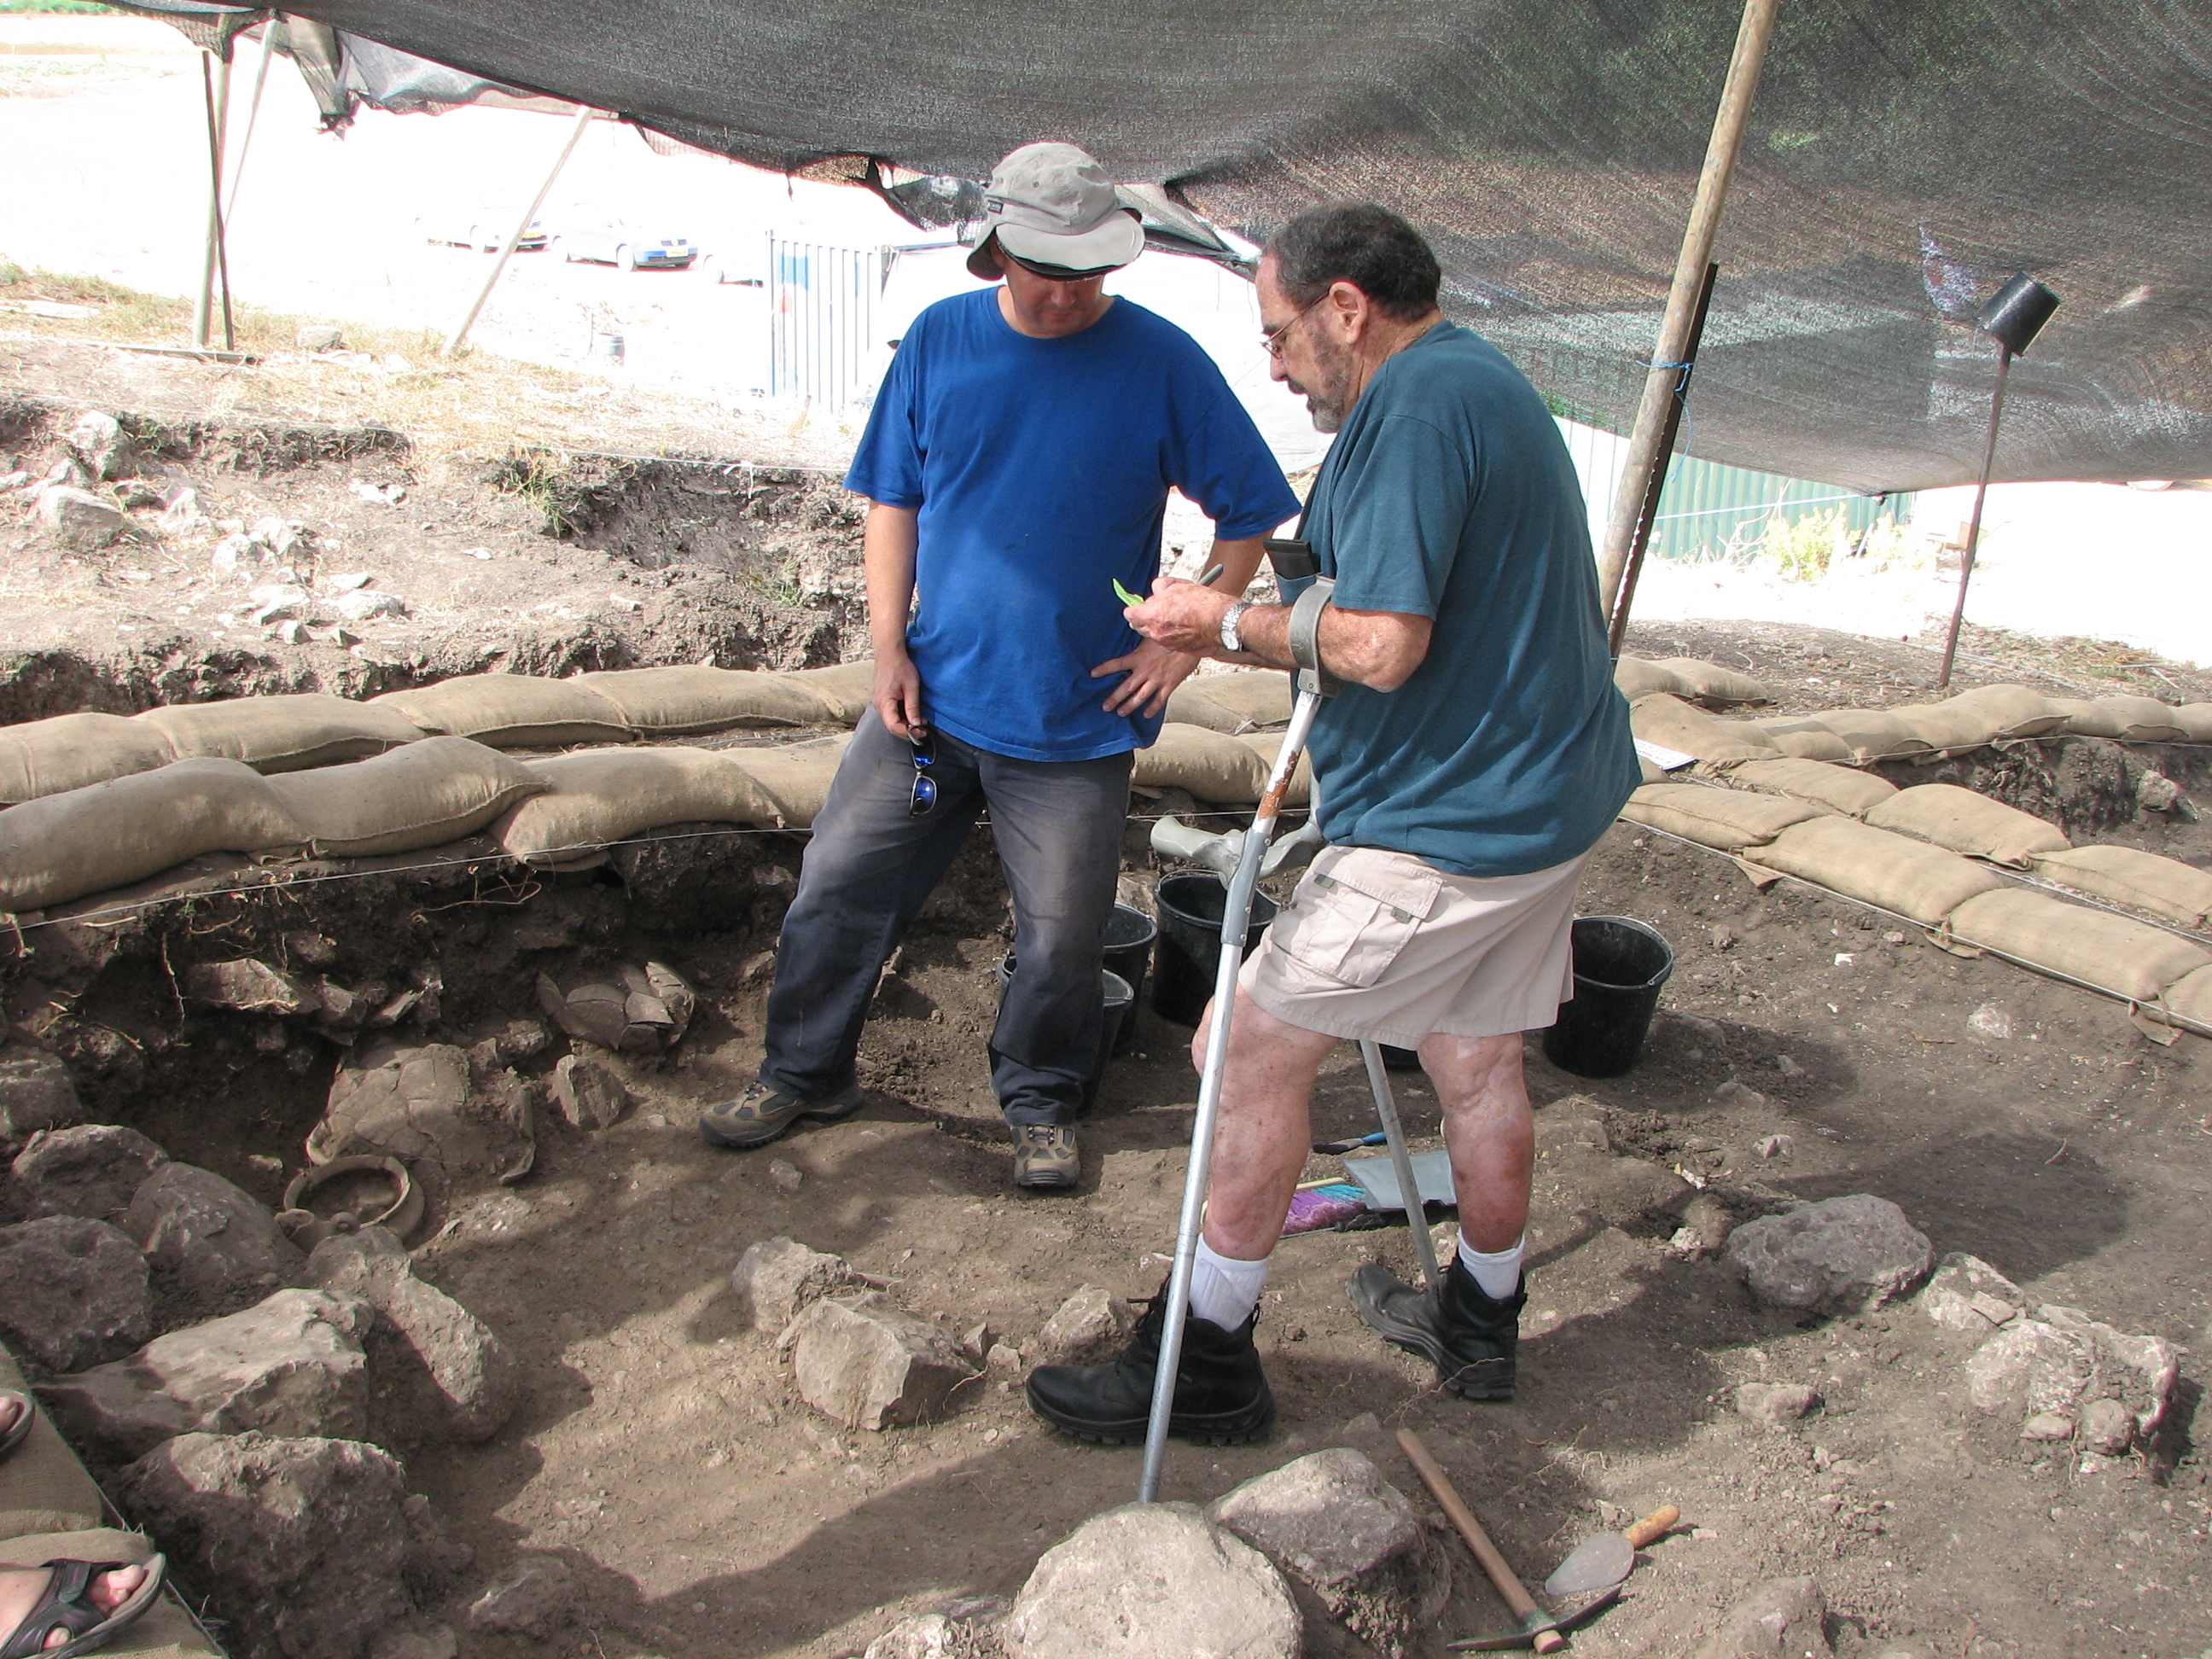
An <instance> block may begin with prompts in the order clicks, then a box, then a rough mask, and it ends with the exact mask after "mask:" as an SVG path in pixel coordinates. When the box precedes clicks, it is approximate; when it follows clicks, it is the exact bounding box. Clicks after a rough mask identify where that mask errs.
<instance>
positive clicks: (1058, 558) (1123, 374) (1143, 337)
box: [845, 288, 1298, 761]
mask: <svg viewBox="0 0 2212 1659" xmlns="http://www.w3.org/2000/svg"><path fill="white" fill-rule="evenodd" d="M1171 485H1172V486H1173V487H1175V488H1176V489H1181V490H1182V493H1183V494H1184V495H1188V496H1189V497H1190V499H1191V500H1192V501H1195V502H1197V503H1198V505H1199V506H1200V507H1201V508H1203V509H1204V510H1205V512H1206V516H1207V517H1208V518H1210V519H1212V520H1213V521H1214V530H1215V533H1216V534H1217V535H1218V536H1220V537H1221V538H1224V539H1226V540H1231V541H1234V540H1238V539H1241V538H1244V537H1247V536H1258V535H1264V534H1265V533H1267V532H1268V531H1271V530H1273V528H1274V527H1275V526H1278V525H1279V524H1281V523H1282V522H1283V520H1285V519H1288V518H1290V517H1291V515H1293V514H1294V513H1297V510H1298V503H1297V497H1296V496H1295V495H1292V494H1291V489H1290V486H1289V485H1288V484H1286V483H1284V482H1283V472H1282V469H1281V468H1280V467H1279V466H1278V465H1276V464H1275V461H1274V458H1273V456H1271V455H1270V454H1269V453H1267V445H1266V444H1265V443H1263V442H1262V441H1261V438H1260V434H1259V432H1258V430H1257V429H1256V428H1255V427H1254V426H1253V424H1252V417H1251V416H1249V415H1247V414H1246V413H1245V412H1244V409H1243V405H1242V404H1239V403H1238V402H1237V398H1236V396H1235V394H1233V393H1232V392H1231V391H1230V390H1229V385H1228V382H1226V381H1225V380H1223V379H1222V378H1221V371H1220V370H1219V369H1218V368H1215V367H1214V366H1213V362H1212V359H1211V358H1209V357H1207V356H1206V354H1205V353H1204V352H1203V351H1201V350H1200V349H1199V346H1198V343H1197V342H1196V341H1194V340H1193V339H1192V338H1191V337H1190V336H1188V334H1186V333H1184V332H1183V331H1182V330H1181V329H1179V328H1177V327H1176V325H1174V324H1172V323H1170V322H1168V321H1167V320H1165V319H1164V318H1161V317H1158V316H1155V315H1154V314H1153V313H1151V312H1149V311H1146V309H1145V308H1144V307H1141V306H1137V305H1133V304H1131V303H1130V302H1129V301H1127V300H1125V299H1117V300H1115V301H1114V303H1113V304H1112V305H1111V306H1110V307H1108V308H1107V311H1106V314H1105V315H1104V316H1103V317H1101V318H1100V319H1098V320H1097V322H1095V323H1093V324H1092V325H1091V326H1090V327H1089V328H1086V329H1085V330H1084V331H1082V332H1081V333H1079V334H1072V335H1069V336H1067V337H1066V338H1064V339H1057V340H1039V339H1032V338H1031V337H1029V336H1028V335H1025V334H1022V333H1018V332H1017V331H1015V330H1014V329H1013V328H1012V327H1011V326H1010V325H1008V324H1007V322H1006V319H1005V318H1003V317H1002V316H1000V314H999V290H998V289H996V288H989V289H982V290H981V291H980V292H977V293H975V294H963V295H959V296H957V297H956V298H954V299H950V300H945V301H939V303H938V304H936V305H933V306H932V307H929V309H927V311H925V312H923V313H921V316H920V317H918V318H916V319H915V324H914V326H913V327H912V328H910V329H908V331H907V333H906V337H905V338H904V339H903V340H902V341H901V342H900V344H899V349H898V351H897V353H896V356H893V357H892V359H891V367H890V374H887V375H886V376H885V377H884V385H883V389H882V391H881V392H878V394H877V397H876V405H875V409H874V410H873V411H872V413H871V414H870V415H869V416H868V429H867V431H866V434H865V435H862V437H861V439H860V453H858V454H856V455H855V456H854V458H853V466H852V470H851V471H849V472H848V473H847V474H846V475H845V487H846V488H847V489H853V490H857V491H858V492H860V494H861V495H866V496H868V497H869V498H870V499H872V500H873V501H881V502H883V503H884V504H885V505H887V506H890V507H919V508H920V509H921V512H920V514H919V532H920V542H919V544H918V547H917V550H916V554H915V594H916V598H917V599H918V601H919V605H918V609H917V612H916V615H915V619H914V621H913V623H911V624H910V625H909V627H908V629H907V649H908V651H909V652H911V653H913V656H914V662H915V669H916V670H917V671H919V673H920V674H921V706H922V711H923V714H925V715H926V716H927V719H928V720H929V723H930V724H931V725H932V726H938V727H941V728H942V729H944V730H945V731H947V732H951V734H952V735H953V736H954V737H956V738H960V739H961V740H963V742H966V743H970V744H975V746H976V747H977V748H979V749H983V750H988V751H990V752H991V753H993V754H996V755H1006V756H1011V757H1013V758H1015V759H1017V760H1040V761H1078V760H1096V759H1097V758H1098V757H1100V756H1103V755H1118V754H1121V752H1122V751H1124V750H1130V749H1139V748H1142V747H1144V746H1146V744H1150V743H1152V741H1153V740H1154V739H1155V738H1158V736H1159V727H1160V722H1159V720H1158V719H1152V720H1146V719H1144V718H1142V717H1141V716H1129V715H1122V714H1108V713H1107V712H1106V710H1105V708H1104V707H1103V702H1104V700H1105V698H1106V697H1107V696H1109V695H1110V694H1111V692H1112V691H1113V690H1114V688H1115V686H1116V685H1118V684H1121V680H1122V679H1123V678H1126V676H1122V675H1115V676H1112V677H1110V678H1105V679H1096V680H1094V679H1092V678H1091V670H1092V669H1093V668H1095V667H1097V665H1099V664H1100V663H1102V662H1105V661H1108V660H1109V659H1112V658H1115V657H1119V656H1123V655H1126V654H1127V653H1129V652H1131V651H1133V650H1134V649H1135V648H1136V647H1137V646H1138V644H1139V635H1137V633H1136V631H1135V630H1134V629H1132V628H1131V627H1130V626H1129V625H1128V623H1126V622H1125V621H1123V620H1122V617H1121V611H1122V605H1121V600H1120V599H1117V598H1116V597H1115V592H1114V583H1115V580H1121V582H1123V583H1125V584H1127V586H1128V588H1129V590H1130V591H1131V592H1135V593H1140V594H1141V593H1146V592H1150V591H1151V589H1152V580H1153V578H1154V577H1155V576H1157V575H1158V574H1159V558H1160V530H1161V525H1162V521H1163V519H1164V514H1165V513H1166V509H1167V495H1168V489H1169V488H1170V486H1171Z"/></svg>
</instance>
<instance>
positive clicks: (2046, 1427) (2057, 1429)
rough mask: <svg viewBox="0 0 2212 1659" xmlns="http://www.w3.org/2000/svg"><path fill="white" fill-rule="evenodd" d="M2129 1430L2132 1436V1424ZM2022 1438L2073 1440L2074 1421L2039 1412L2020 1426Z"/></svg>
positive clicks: (2060, 1414) (2057, 1413)
mask: <svg viewBox="0 0 2212 1659" xmlns="http://www.w3.org/2000/svg"><path fill="white" fill-rule="evenodd" d="M2128 1430H2129V1432H2130V1433H2131V1434H2132V1433H2133V1432H2134V1431H2135V1425H2134V1424H2133V1423H2132V1422H2130V1424H2129V1425H2128ZM2020 1437H2021V1439H2023V1440H2071V1439H2072V1438H2073V1437H2074V1419H2072V1418H2070V1417H2068V1416H2066V1415H2064V1414H2063V1413H2059V1412H2038V1413H2036V1414H2035V1415H2034V1416H2033V1417H2031V1418H2029V1419H2027V1422H2025V1423H2023V1424H2021V1425H2020Z"/></svg>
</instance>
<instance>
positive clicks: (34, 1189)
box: [9, 1123, 169, 1221]
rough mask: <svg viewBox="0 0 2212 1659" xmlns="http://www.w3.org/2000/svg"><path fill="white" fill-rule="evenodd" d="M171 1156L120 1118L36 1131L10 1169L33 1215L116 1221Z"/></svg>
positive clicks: (17, 1192)
mask: <svg viewBox="0 0 2212 1659" xmlns="http://www.w3.org/2000/svg"><path fill="white" fill-rule="evenodd" d="M168 1161H169V1155H168V1154H167V1152H163V1151H162V1150H161V1148H160V1147H159V1146H155V1144H154V1143H153V1142H152V1141H150V1140H149V1139H146V1137H145V1136H143V1135H142V1134H140V1133H138V1132H137V1130H136V1129H126V1128H125V1127H123V1126H122V1125H121V1124H119V1123H81V1124H79V1125H77V1126H76V1127H75V1128H70V1129H55V1130H52V1131H50V1132H48V1133H43V1134H38V1135H33V1137H32V1138H31V1144H30V1145H29V1146H26V1147H24V1148H23V1150H22V1151H21V1152H19V1153H17V1154H16V1157H15V1163H14V1164H11V1165H10V1166H9V1172H10V1173H11V1174H13V1175H14V1176H15V1191H16V1194H18V1195H19V1196H20V1197H21V1200H23V1204H24V1206H25V1207H26V1208H27V1210H28V1211H29V1212H30V1213H31V1214H32V1215H33V1216H42V1215H81V1216H88V1217H89V1218H92V1219H93V1220H94V1221H112V1220H113V1219H114V1218H116V1217H117V1216H118V1215H120V1214H122V1212H124V1211H125V1210H127V1209H129V1208H130V1207H131V1194H134V1193H136V1192H137V1190H138V1188H140V1187H141V1186H142V1185H143V1184H144V1182H145V1180H146V1177H147V1176H150V1175H152V1174H153V1173H154V1171H155V1170H158V1169H160V1168H161V1166H162V1165H163V1164H167V1162H168Z"/></svg>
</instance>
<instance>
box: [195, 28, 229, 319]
mask: <svg viewBox="0 0 2212 1659" xmlns="http://www.w3.org/2000/svg"><path fill="white" fill-rule="evenodd" d="M217 88H220V91H218V90H217ZM200 89H201V90H202V92H204V94H206V98H207V134H208V216H207V251H206V253H205V255H204V258H202V260H201V262H200V291H199V298H198V301H197V302H196V303H195V304H194V306H193V307H192V343H193V344H194V345H200V346H204V345H205V344H206V343H208V329H209V326H210V323H211V321H212V320H213V318H214V313H215V283H216V271H217V270H222V273H223V301H222V308H223V349H224V350H226V351H228V350H229V349H231V348H232V345H233V342H232V340H231V338H230V291H229V290H230V279H229V264H230V261H229V260H228V258H226V257H225V255H224V252H223V246H222V138H223V133H222V112H224V111H227V110H228V108H229V107H230V59H229V58H222V60H221V61H220V64H218V63H217V61H216V57H215V54H214V53H213V52H207V51H204V50H203V51H202V52H201V53H200Z"/></svg>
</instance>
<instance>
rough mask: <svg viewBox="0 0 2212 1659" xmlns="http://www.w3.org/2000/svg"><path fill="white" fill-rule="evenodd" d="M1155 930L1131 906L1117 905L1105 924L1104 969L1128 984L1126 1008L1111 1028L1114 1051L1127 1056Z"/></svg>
mask: <svg viewBox="0 0 2212 1659" xmlns="http://www.w3.org/2000/svg"><path fill="white" fill-rule="evenodd" d="M1158 933H1159V929H1158V928H1157V927H1154V926H1153V925H1152V918H1151V917H1150V916H1148V915H1146V914H1145V913H1144V912H1143V911H1142V910H1139V909H1138V908H1136V906H1134V905H1133V904H1117V905H1115V907H1114V915H1113V916H1112V918H1111V919H1110V920H1109V921H1108V922H1107V924H1106V970H1107V972H1109V973H1111V974H1119V975H1121V977H1122V979H1124V980H1125V981H1127V982H1128V987H1129V1006H1128V1010H1127V1012H1125V1013H1124V1014H1123V1015H1122V1016H1121V1024H1119V1025H1118V1026H1116V1027H1115V1029H1114V1052H1115V1054H1127V1052H1128V1051H1129V1045H1130V1044H1131V1043H1133V1042H1135V1041H1136V1040H1137V1005H1138V1004H1139V1002H1141V1001H1143V1000H1144V999H1145V976H1146V974H1148V973H1149V972H1150V971H1151V969H1152V940H1153V939H1154V938H1155V937H1157V936H1158Z"/></svg>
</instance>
